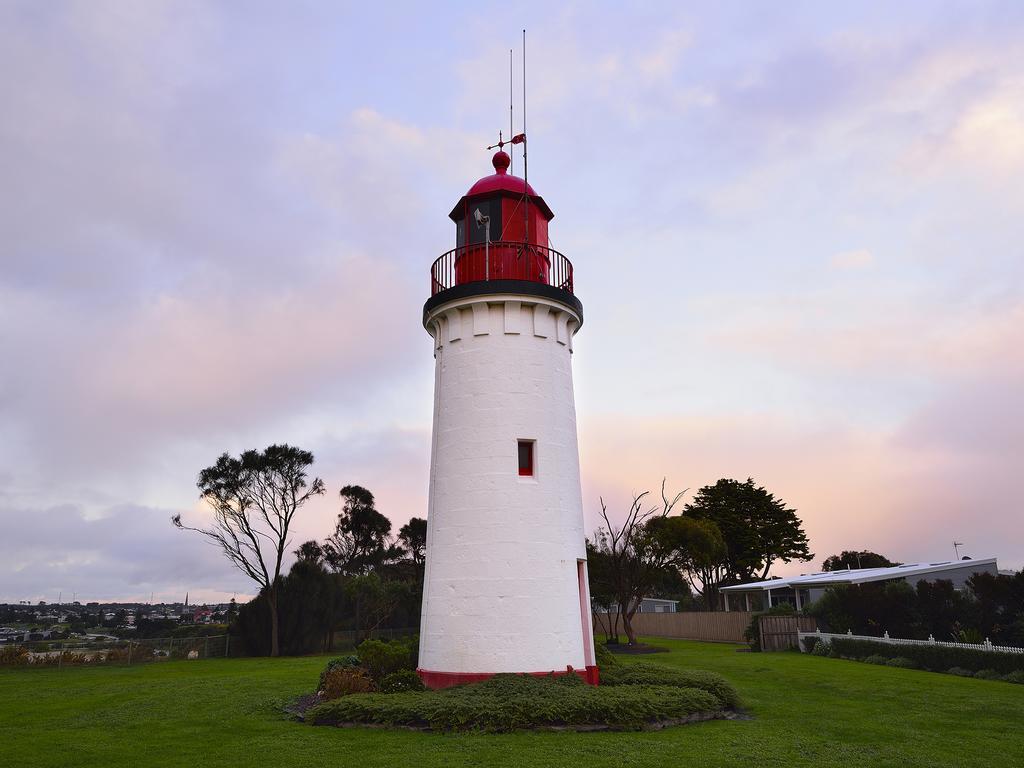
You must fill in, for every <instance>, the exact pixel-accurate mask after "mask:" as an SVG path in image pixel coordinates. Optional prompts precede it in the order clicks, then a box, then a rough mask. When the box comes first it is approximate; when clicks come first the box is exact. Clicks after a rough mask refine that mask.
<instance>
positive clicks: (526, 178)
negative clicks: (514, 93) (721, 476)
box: [523, 29, 530, 244]
mask: <svg viewBox="0 0 1024 768" xmlns="http://www.w3.org/2000/svg"><path fill="white" fill-rule="evenodd" d="M528 167H529V166H528V165H527V163H526V30H525V29H524V30H523V199H524V200H525V201H526V204H525V205H524V206H523V219H524V221H523V243H524V244H526V243H529V242H530V173H529V171H528V170H527V168H528Z"/></svg>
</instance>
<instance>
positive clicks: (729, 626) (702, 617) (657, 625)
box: [594, 611, 796, 643]
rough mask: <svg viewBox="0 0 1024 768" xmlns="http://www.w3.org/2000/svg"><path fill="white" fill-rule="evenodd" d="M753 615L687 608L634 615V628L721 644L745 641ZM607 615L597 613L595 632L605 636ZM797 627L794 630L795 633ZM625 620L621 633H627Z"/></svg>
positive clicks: (653, 633)
mask: <svg viewBox="0 0 1024 768" xmlns="http://www.w3.org/2000/svg"><path fill="white" fill-rule="evenodd" d="M753 616H754V614H753V613H750V612H748V611H729V612H723V611H685V612H681V613H638V614H636V615H635V616H633V629H634V630H636V633H637V634H638V635H647V636H648V637H678V638H681V639H684V640H709V641H713V642H722V643H743V642H746V641H745V640H744V638H743V630H745V629H746V628H747V626H748V625H749V624H750V619H751V618H752V617H753ZM607 623H608V615H607V614H600V615H599V616H595V621H594V635H595V636H603V633H604V628H605V626H607ZM795 631H796V630H794V633H795ZM624 634H625V633H624V632H623V630H622V621H621V620H620V621H619V635H620V636H624Z"/></svg>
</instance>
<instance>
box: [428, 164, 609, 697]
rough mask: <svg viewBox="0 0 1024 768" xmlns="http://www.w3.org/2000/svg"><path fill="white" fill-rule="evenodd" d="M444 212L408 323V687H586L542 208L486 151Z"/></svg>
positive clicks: (574, 516) (587, 624) (563, 320)
mask: <svg viewBox="0 0 1024 768" xmlns="http://www.w3.org/2000/svg"><path fill="white" fill-rule="evenodd" d="M493 163H494V168H495V173H494V174H493V175H491V176H487V177H484V178H483V179H481V180H480V181H478V182H477V183H476V184H474V185H473V187H472V188H471V189H470V190H469V192H467V193H466V195H465V196H464V197H463V198H462V199H461V200H460V201H459V203H458V204H457V205H456V207H455V209H454V210H453V211H452V212H451V214H450V218H451V219H452V220H453V221H454V222H455V228H456V248H455V249H454V250H452V251H449V252H448V253H446V254H444V255H443V256H441V257H440V258H439V259H437V261H435V263H434V265H433V268H432V270H431V294H432V295H431V298H430V299H429V300H428V301H427V302H426V305H425V306H424V309H423V325H424V327H425V328H426V330H427V332H428V333H429V334H430V335H431V337H432V338H433V342H434V358H435V373H434V425H433V444H432V447H431V467H430V492H429V507H428V516H427V519H428V525H427V549H426V575H425V581H424V594H423V610H422V617H421V626H420V656H419V662H420V669H419V673H420V676H421V677H422V679H423V680H424V682H425V683H426V684H427V685H428V686H431V687H435V688H438V687H444V686H448V685H453V684H457V683H461V682H470V681H473V680H481V679H485V678H487V677H489V676H491V675H493V674H495V673H499V672H518V673H536V674H546V673H550V672H552V671H554V672H559V673H565V672H566V671H567V669H568V668H571V669H572V670H573V671H575V672H577V673H578V674H580V675H581V676H583V677H585V678H586V679H587V680H588V681H590V682H594V683H596V682H597V667H596V666H595V663H594V640H593V628H592V624H591V618H590V595H589V588H588V585H587V564H586V549H585V543H584V542H585V539H584V531H583V502H582V497H581V492H580V470H579V450H578V447H577V437H576V409H575V400H574V396H573V383H572V341H573V336H574V335H575V334H576V332H577V331H578V330H579V328H580V325H581V324H582V322H583V306H582V304H581V303H580V301H579V299H577V298H576V296H575V295H574V293H573V274H572V265H571V264H570V263H569V261H568V259H566V258H565V257H564V256H562V255H561V254H560V253H558V252H557V251H554V250H552V249H550V248H549V247H548V237H547V228H548V222H549V221H550V220H551V218H552V217H553V214H552V213H551V210H550V208H548V206H547V204H546V203H545V202H544V200H543V199H542V198H541V197H540V196H538V195H537V194H536V193H535V192H534V191H533V189H532V188H529V187H528V186H527V185H526V183H525V182H524V181H523V180H522V179H519V178H516V177H515V176H512V175H510V174H508V173H507V169H508V166H509V157H508V155H506V154H505V153H504V152H501V151H499V152H498V153H497V154H496V155H495V156H494V160H493Z"/></svg>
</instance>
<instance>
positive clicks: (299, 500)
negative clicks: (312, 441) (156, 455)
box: [171, 445, 324, 656]
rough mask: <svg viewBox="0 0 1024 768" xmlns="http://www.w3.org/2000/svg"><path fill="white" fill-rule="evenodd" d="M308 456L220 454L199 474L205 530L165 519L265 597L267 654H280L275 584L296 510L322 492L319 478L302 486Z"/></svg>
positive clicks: (288, 449)
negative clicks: (197, 537) (204, 542)
mask: <svg viewBox="0 0 1024 768" xmlns="http://www.w3.org/2000/svg"><path fill="white" fill-rule="evenodd" d="M312 464H313V454H312V453H310V452H309V451H304V450H302V449H300V448H295V447H292V446H290V445H271V446H270V447H268V448H267V449H266V450H264V451H263V452H262V453H261V452H260V451H256V450H251V451H246V452H245V453H243V454H242V455H241V456H239V457H238V458H234V457H233V456H230V455H228V454H227V453H225V454H223V455H222V456H221V457H220V458H219V459H217V463H216V464H214V465H213V466H210V467H207V468H206V469H204V470H203V471H202V472H200V473H199V480H198V481H197V483H196V485H197V486H198V488H199V495H200V498H202V499H203V500H204V501H206V502H207V504H209V506H210V507H211V508H212V509H213V514H214V522H213V525H212V526H211V527H209V528H194V527H191V526H187V525H185V524H184V523H183V522H182V520H181V515H175V516H174V517H173V518H171V521H172V522H173V523H174V525H175V526H177V527H178V528H181V529H183V530H189V531H196V532H197V533H201V534H202V535H203V536H206V537H207V538H208V539H209V540H210V541H212V542H213V543H215V544H217V545H218V546H219V547H220V548H221V550H222V551H223V552H224V555H225V557H227V558H228V560H230V561H231V563H232V564H233V565H234V566H235V567H236V568H238V569H239V570H240V571H242V572H243V573H244V574H246V575H247V576H248V577H249V578H250V579H252V580H253V581H255V582H256V583H257V584H258V585H259V586H260V588H261V590H262V591H265V592H266V594H267V600H268V606H269V609H270V655H271V656H277V655H279V653H280V640H279V631H278V599H277V598H278V580H279V579H280V577H281V561H282V559H283V558H284V553H285V550H286V548H287V547H288V535H289V529H290V527H291V524H292V520H293V518H294V517H295V514H296V512H298V510H299V509H300V508H301V507H302V505H303V504H305V503H306V502H307V501H308V500H309V499H310V498H312V497H313V496H319V495H321V494H322V493H324V483H323V481H322V480H321V479H320V478H318V477H317V478H314V479H313V481H312V482H311V483H310V482H307V474H306V472H307V470H308V468H309V467H310V466H311V465H312Z"/></svg>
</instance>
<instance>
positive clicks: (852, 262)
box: [829, 248, 875, 269]
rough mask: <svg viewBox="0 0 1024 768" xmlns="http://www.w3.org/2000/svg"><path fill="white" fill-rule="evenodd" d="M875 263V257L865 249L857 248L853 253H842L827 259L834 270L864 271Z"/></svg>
mask: <svg viewBox="0 0 1024 768" xmlns="http://www.w3.org/2000/svg"><path fill="white" fill-rule="evenodd" d="M874 263H875V255H874V254H873V253H872V252H871V251H869V250H868V249H867V248H858V249H857V250H855V251H843V252H842V253H837V254H835V255H834V256H833V257H832V258H831V259H829V264H830V265H831V266H832V267H833V268H834V269H865V268H866V267H870V266H872V265H873V264H874Z"/></svg>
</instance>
